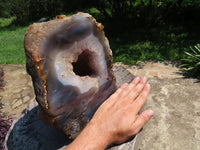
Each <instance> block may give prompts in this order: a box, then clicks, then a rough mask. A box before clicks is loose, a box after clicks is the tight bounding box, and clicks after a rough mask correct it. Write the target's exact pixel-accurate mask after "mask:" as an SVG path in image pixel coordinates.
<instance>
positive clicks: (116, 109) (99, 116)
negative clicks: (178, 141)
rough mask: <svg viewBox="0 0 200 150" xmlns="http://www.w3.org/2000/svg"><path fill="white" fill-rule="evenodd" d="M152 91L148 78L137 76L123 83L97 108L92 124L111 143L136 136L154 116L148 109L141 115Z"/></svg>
mask: <svg viewBox="0 0 200 150" xmlns="http://www.w3.org/2000/svg"><path fill="white" fill-rule="evenodd" d="M149 92H150V85H149V84H147V79H146V78H145V77H144V78H143V79H140V78H135V79H134V80H133V81H132V82H131V83H130V84H127V83H125V84H123V85H122V86H121V87H120V88H119V89H118V90H117V91H116V92H115V93H114V94H113V95H112V96H111V97H110V98H108V99H107V100H106V101H105V102H104V103H103V104H102V105H101V106H100V107H99V109H98V110H97V112H96V113H95V115H94V116H93V118H92V120H91V121H90V124H92V125H93V126H94V127H96V128H97V131H100V133H98V134H100V135H99V136H104V137H107V142H108V143H109V144H114V143H115V144H120V143H122V142H125V141H126V140H128V139H129V138H131V137H133V136H135V135H136V134H137V133H138V132H139V131H140V129H141V128H142V127H143V126H144V125H145V124H146V123H147V122H148V121H149V119H150V118H151V117H152V116H153V111H152V110H146V111H144V112H143V113H141V114H140V115H139V116H137V115H138V113H139V111H140V109H141V108H142V107H143V105H144V104H145V102H146V100H147V97H148V95H149Z"/></svg>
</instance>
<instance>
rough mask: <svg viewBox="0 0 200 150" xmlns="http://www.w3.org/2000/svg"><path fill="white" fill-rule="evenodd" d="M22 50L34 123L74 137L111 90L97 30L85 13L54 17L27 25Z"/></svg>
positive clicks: (106, 51)
mask: <svg viewBox="0 0 200 150" xmlns="http://www.w3.org/2000/svg"><path fill="white" fill-rule="evenodd" d="M24 46H25V52H26V58H27V72H28V73H29V74H30V75H31V77H32V81H33V85H34V89H35V94H36V100H37V102H38V103H39V105H40V107H41V112H40V113H39V116H40V118H42V120H44V121H45V122H47V123H49V124H51V125H54V126H55V127H57V128H59V129H61V130H63V131H64V132H65V134H67V135H69V136H70V137H71V138H75V137H76V136H77V134H78V133H79V132H80V131H81V130H82V129H83V128H84V126H85V125H86V124H87V123H88V121H89V120H90V119H91V117H92V116H93V114H94V113H95V111H96V110H97V108H98V107H99V106H100V104H101V103H103V102H104V101H105V100H106V99H107V98H108V97H109V96H110V95H111V94H112V93H113V92H114V91H115V90H116V85H115V77H114V74H113V70H112V51H111V49H110V46H109V43H108V40H107V38H106V37H105V35H104V32H103V26H102V25H101V24H100V23H97V22H96V20H95V19H94V18H93V17H92V16H91V15H89V14H86V13H77V14H75V15H73V16H71V17H66V16H57V18H56V19H54V20H52V21H48V22H43V23H34V24H33V25H31V26H29V28H28V29H27V31H26V34H25V41H24Z"/></svg>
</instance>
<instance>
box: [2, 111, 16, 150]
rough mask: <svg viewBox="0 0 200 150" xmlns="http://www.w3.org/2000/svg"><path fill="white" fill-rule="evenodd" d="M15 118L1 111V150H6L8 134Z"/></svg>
mask: <svg viewBox="0 0 200 150" xmlns="http://www.w3.org/2000/svg"><path fill="white" fill-rule="evenodd" d="M12 121H13V117H12V116H11V115H7V114H5V113H3V112H1V110H0V149H1V150H4V149H5V148H4V140H5V137H6V134H7V132H8V130H9V128H10V126H11V124H12Z"/></svg>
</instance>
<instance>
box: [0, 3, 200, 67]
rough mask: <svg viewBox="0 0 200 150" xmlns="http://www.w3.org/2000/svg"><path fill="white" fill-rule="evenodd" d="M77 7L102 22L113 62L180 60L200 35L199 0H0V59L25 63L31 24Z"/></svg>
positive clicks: (74, 10) (10, 62) (1, 61)
mask: <svg viewBox="0 0 200 150" xmlns="http://www.w3.org/2000/svg"><path fill="white" fill-rule="evenodd" d="M78 11H82V12H88V13H90V14H91V15H93V16H94V17H95V18H96V20H97V21H98V22H101V23H102V24H103V25H104V27H105V28H104V30H105V33H106V36H107V37H108V39H109V41H110V46H111V49H112V51H113V55H114V61H115V62H116V61H122V62H123V63H126V64H131V65H132V64H135V63H136V62H137V61H143V60H153V61H164V60H172V61H173V60H181V59H183V58H185V57H187V55H186V54H185V53H184V51H188V50H189V49H190V47H191V46H193V45H196V44H197V43H199V41H200V1H199V0H0V63H1V64H12V63H20V64H23V63H25V56H24V49H23V37H24V34H25V31H26V29H27V27H28V25H29V24H31V23H33V22H37V21H38V20H39V19H40V18H43V17H45V18H49V19H53V18H54V17H55V16H56V15H58V14H65V15H71V14H73V13H76V12H78Z"/></svg>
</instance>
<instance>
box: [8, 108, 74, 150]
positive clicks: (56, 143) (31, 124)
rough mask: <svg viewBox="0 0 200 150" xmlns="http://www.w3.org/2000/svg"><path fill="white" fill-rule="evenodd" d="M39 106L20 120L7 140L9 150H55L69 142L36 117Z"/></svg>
mask: <svg viewBox="0 0 200 150" xmlns="http://www.w3.org/2000/svg"><path fill="white" fill-rule="evenodd" d="M38 110H39V106H36V107H34V108H33V109H32V110H31V111H29V112H28V113H26V114H25V115H24V116H23V117H22V118H20V119H19V120H18V121H17V122H16V123H15V124H14V126H13V129H12V130H11V132H10V135H9V137H8V140H7V148H8V149H9V150H14V149H15V150H17V149H20V150H36V149H37V150H40V149H42V150H57V149H60V148H62V147H63V146H65V145H68V144H69V143H70V142H71V141H70V140H69V139H68V138H67V136H66V135H65V134H64V133H62V132H61V131H59V130H58V129H56V128H54V127H52V126H50V125H47V124H45V123H43V122H42V121H41V120H40V119H39V118H38V115H37V112H38Z"/></svg>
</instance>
